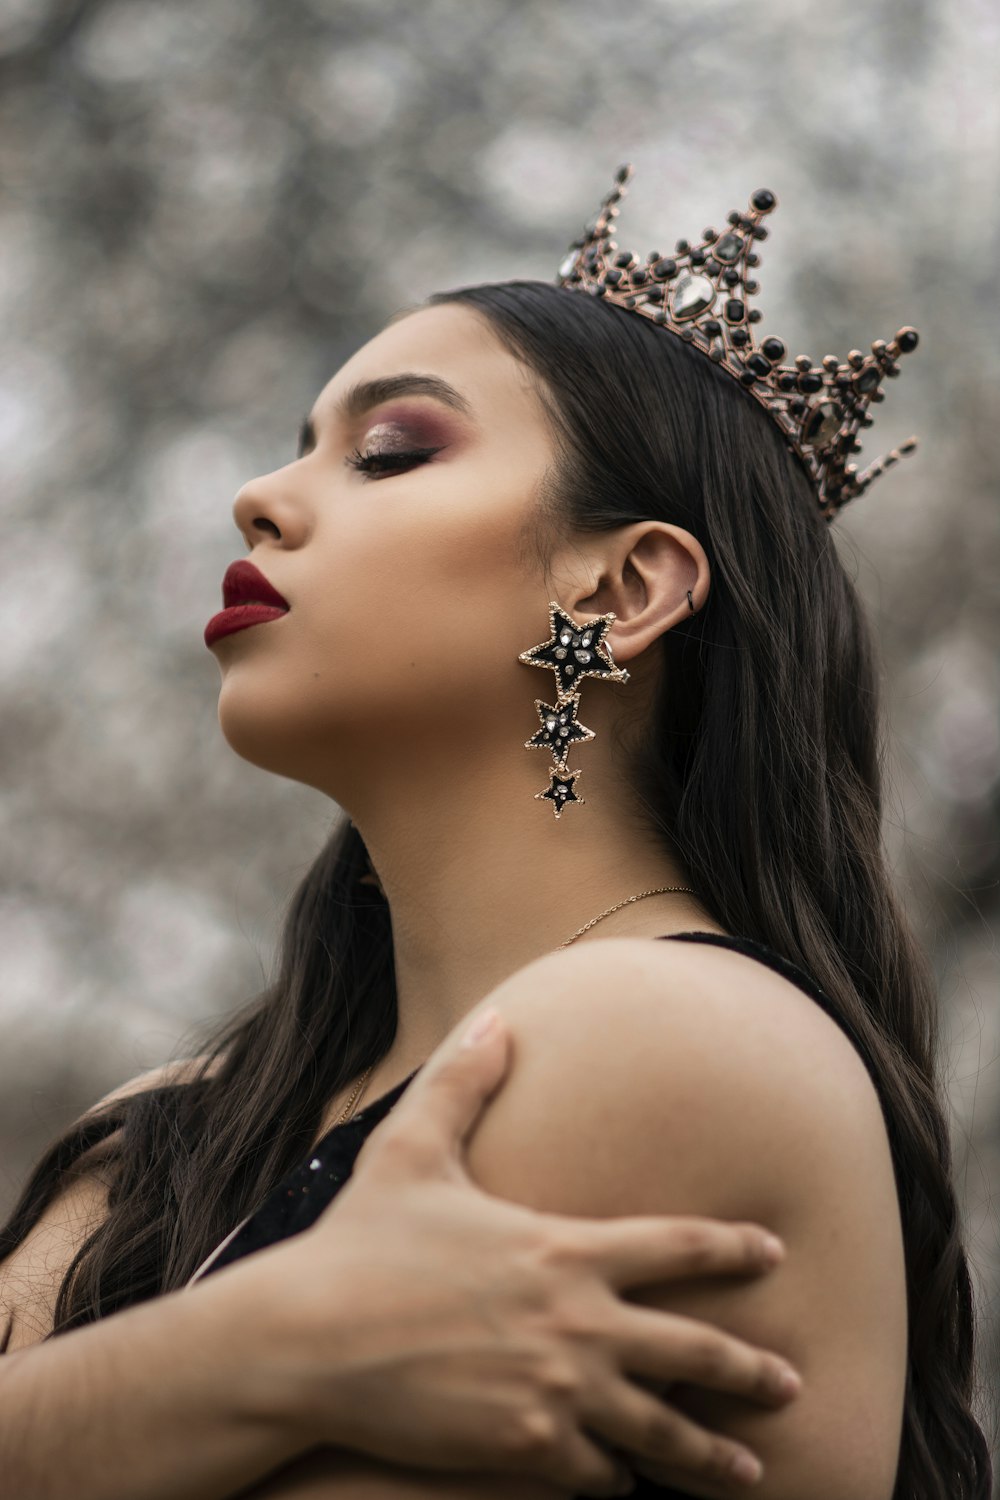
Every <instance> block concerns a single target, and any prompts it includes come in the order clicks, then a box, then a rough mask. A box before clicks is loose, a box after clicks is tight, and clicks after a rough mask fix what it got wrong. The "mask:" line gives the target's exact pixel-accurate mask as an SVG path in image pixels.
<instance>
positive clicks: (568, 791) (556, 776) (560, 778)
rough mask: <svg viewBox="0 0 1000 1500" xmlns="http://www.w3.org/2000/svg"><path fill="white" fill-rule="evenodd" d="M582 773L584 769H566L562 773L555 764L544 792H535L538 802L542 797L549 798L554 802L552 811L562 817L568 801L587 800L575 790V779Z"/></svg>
mask: <svg viewBox="0 0 1000 1500" xmlns="http://www.w3.org/2000/svg"><path fill="white" fill-rule="evenodd" d="M582 775H583V772H582V771H570V770H566V771H565V773H562V772H560V771H558V770H557V769H556V767H555V766H553V767H552V774H551V779H550V781H549V785H548V788H547V789H546V790H545V791H544V792H536V793H535V800H536V802H537V801H538V799H539V798H540V797H541V798H545V799H547V800H548V801H549V802H551V803H552V811H553V812H554V813H555V815H556V817H557V818H559V817H561V816H562V810H563V808H564V807H565V806H566V804H567V802H586V800H587V799H586V797H578V796H577V795H576V792H575V791H574V790H573V783H574V781H576V779H577V777H578V776H582Z"/></svg>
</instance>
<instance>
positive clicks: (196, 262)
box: [0, 0, 1000, 1492]
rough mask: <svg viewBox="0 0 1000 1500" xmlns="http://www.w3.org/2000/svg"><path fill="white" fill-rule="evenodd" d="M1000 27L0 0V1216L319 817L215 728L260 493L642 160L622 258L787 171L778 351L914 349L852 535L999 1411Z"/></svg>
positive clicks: (258, 938)
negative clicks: (936, 1013) (334, 411)
mask: <svg viewBox="0 0 1000 1500" xmlns="http://www.w3.org/2000/svg"><path fill="white" fill-rule="evenodd" d="M998 41H1000V12H998V10H997V9H996V7H995V5H994V4H993V3H992V0H948V3H942V0H937V3H935V4H931V3H929V0H880V3H879V4H877V5H872V4H870V3H869V0H845V3H843V4H840V5H837V6H831V7H825V6H820V5H819V4H803V3H802V0H769V3H767V4H762V5H756V6H748V5H746V4H745V3H742V0H699V3H698V4H697V5H691V4H688V3H681V0H630V3H629V4H628V5H615V6H608V5H606V4H603V3H599V0H574V3H573V4H571V5H570V4H565V3H562V0H505V3H488V0H421V3H420V4H419V5H415V4H412V3H406V0H282V3H281V4H280V5H278V4H274V3H270V4H269V3H266V0H105V3H100V0H82V3H81V0H0V190H2V191H0V319H2V346H0V503H2V508H3V513H4V515H5V526H4V531H3V536H2V539H0V559H2V561H3V564H4V566H3V586H2V589H0V624H2V634H0V639H2V649H0V742H2V746H3V764H4V769H5V777H4V784H3V791H2V801H0V815H2V821H3V835H4V859H3V867H2V879H3V897H2V907H0V911H2V939H0V970H2V983H0V1212H2V1211H3V1210H4V1209H5V1208H6V1207H7V1206H9V1204H10V1202H11V1201H12V1199H13V1194H14V1192H15V1189H16V1187H17V1185H18V1184H19V1182H20V1181H21V1180H22V1178H23V1174H24V1173H25V1171H26V1169H27V1168H28V1166H29V1164H30V1163H31V1162H32V1161H33V1160H34V1159H35V1158H36V1157H37V1155H38V1153H39V1151H40V1150H41V1148H42V1146H43V1144H44V1143H45V1142H46V1141H47V1140H48V1139H49V1138H50V1136H51V1135H52V1134H53V1132H55V1131H56V1130H57V1129H59V1128H61V1127H63V1126H64V1125H65V1124H67V1123H68V1122H69V1121H70V1120H71V1119H72V1118H74V1117H75V1115H76V1114H77V1113H78V1112H79V1111H80V1110H81V1109H83V1108H84V1107H85V1106H86V1105H88V1104H89V1103H91V1102H93V1100H95V1099H96V1098H97V1097H98V1096H100V1095H101V1094H102V1093H104V1092H105V1091H107V1090H108V1089H109V1088H111V1087H113V1086H114V1085H116V1084H118V1083H120V1082H122V1081H123V1080H125V1079H127V1078H130V1077H132V1076H133V1075H134V1074H136V1073H137V1072H139V1071H141V1070H142V1069H144V1068H147V1067H151V1066H153V1065H154V1064H156V1063H158V1062H161V1061H163V1060H165V1059H167V1058H168V1057H173V1056H178V1055H186V1051H187V1050H189V1049H188V1037H189V1034H190V1032H191V1028H193V1027H196V1026H197V1025H198V1023H199V1022H201V1021H203V1020H206V1019H208V1018H214V1017H217V1016H219V1015H221V1014H222V1013H223V1012H225V1011H227V1010H229V1009H230V1008H232V1007H234V1006H236V1005H237V1004H239V1003H240V1001H241V1000H243V999H245V998H247V997H248V996H249V995H250V994H251V993H252V992H253V991H255V990H256V989H257V988H258V987H259V985H260V984H261V982H262V980H263V978H264V976H265V974H266V972H267V968H268V963H269V960H270V955H271V952H272V950H273V943H274V938H275V933H276V928H277V924H278V921H279V920H280V916H281V912H282V908H283V905H284V902H285V900H286V899H287V896H288V894H289V892H290V890H291V889H292V887H293V885H294V884H295V883H296V881H297V880H298V878H299V876H300V875H301V874H302V872H303V871H304V870H305V868H306V866H307V865H308V864H309V862H310V860H311V858H312V856H313V854H314V853H315V851H316V850H317V849H318V848H319V846H320V844H321V843H322V842H323V840H324V838H325V836H326V834H327V831H328V829H329V827H330V824H331V822H332V820H333V818H334V817H335V816H336V815H337V810H336V809H335V808H333V807H332V805H331V804H329V803H327V802H325V801H324V799H323V798H322V797H320V796H319V794H317V793H315V792H312V791H309V790H306V789H304V788H302V787H299V786H297V785H294V784H292V783H290V782H286V781H281V780H279V779H277V778H274V777H271V776H268V775H266V774H265V773H263V772H261V771H259V770H257V769H256V768H254V767H251V766H248V765H246V764H244V763H243V762H241V761H239V760H238V759H237V758H236V757H235V756H234V755H233V753H232V752H231V751H230V750H229V749H228V747H227V746H226V744H225V742H224V741H223V739H222V737H221V734H220V732H219V730H218V727H217V723H216V717H215V699H216V690H217V683H218V669H217V666H216V663H215V661H214V659H213V658H212V656H211V654H210V653H209V652H208V651H207V650H206V649H205V647H204V645H203V643H202V638H201V633H202V628H203V626H204V622H205V620H206V619H207V618H208V616H209V615H210V614H212V613H214V611H215V609H216V608H217V607H218V600H219V588H220V580H221V577H222V574H223V571H224V570H225V567H226V566H227V564H228V563H229V562H230V561H232V560H233V559H234V558H235V557H238V556H240V555H241V553H242V551H243V547H242V543H241V542H240V540H239V538H238V536H237V533H236V531H235V528H234V527H233V524H232V520H231V516H230V506H231V503H232V499H233V496H234V494H235V492H236V490H237V489H238V487H239V486H240V485H241V484H242V483H243V482H244V481H245V480H246V479H248V478H249V477H251V476H252V475H253V474H255V473H259V472H261V471H266V470H269V469H272V468H274V467H275V466H277V465H279V464H282V463H284V462H286V461H287V460H288V459H289V457H290V456H291V454H292V451H293V444H294V437H295V432H296V429H297V426H298V423H299V420H300V418H301V417H302V415H303V414H304V413H305V412H306V411H307V410H308V408H309V407H310V405H311V403H312V401H313V398H314V396H315V395H316V393H317V392H318V390H319V388H320V387H321V386H322V385H323V384H324V383H325V382H326V380H327V379H328V378H329V377H330V375H331V374H332V373H333V372H334V371H335V370H336V368H337V367H338V365H339V364H340V363H341V362H342V361H343V360H344V359H345V358H346V357H347V356H348V355H349V354H350V353H351V352H353V350H354V349H355V348H356V347H357V346H358V345H359V344H361V343H362V342H364V341H365V340H366V339H367V338H369V337H370V336H371V335H372V334H373V333H374V332H376V331H377V330H378V328H379V327H380V326H381V325H382V323H383V322H384V320H385V318H386V317H387V316H388V315H389V314H390V313H392V312H394V311H395V310H396V309H397V308H399V307H402V306H404V305H408V304H410V303H412V302H414V301H416V300H418V299H419V298H420V297H422V296H423V295H425V294H426V293H428V292H430V291H432V290H434V289H435V288H440V287H444V286H452V285H457V284H461V283H465V282H474V281H483V280H490V279H504V278H508V277H516V276H526V275H534V276H540V277H543V278H546V279H551V277H552V276H553V275H554V273H555V268H556V266H557V265H558V263H559V261H560V259H561V258H562V255H563V253H564V251H565V248H566V246H567V244H568V242H569V241H570V240H571V239H572V238H574V237H575V236H576V235H577V234H578V232H579V231H580V230H581V228H582V225H583V223H584V221H585V220H586V219H587V218H589V217H590V215H591V214H592V213H593V211H594V210H595V209H596V207H597V205H598V202H599V200H600V198H601V197H602V196H603V194H604V192H605V191H606V190H607V188H608V187H609V186H610V183H611V179H612V176H613V173H614V170H615V168H616V167H617V166H618V165H619V163H620V162H621V161H623V160H631V161H633V162H634V163H635V164H636V169H637V170H636V178H635V180H634V184H633V186H632V189H631V191H630V193H629V196H628V199H627V201H626V203H625V205H624V207H623V212H622V217H621V219H620V220H619V226H620V227H619V241H620V243H622V244H624V245H626V246H629V247H632V248H634V249H636V251H637V252H638V253H640V254H644V253H645V251H646V250H647V249H648V248H652V247H654V246H661V247H663V248H664V249H666V250H669V248H670V246H671V244H672V242H673V240H675V239H676V238H678V237H679V236H681V235H697V234H699V233H700V231H701V228H702V226H703V225H705V224H708V223H714V224H718V223H719V222H721V221H723V220H724V219H725V216H726V213H727V212H728V210H729V209H731V208H737V207H742V206H744V205H745V203H746V200H747V197H748V195H749V193H750V192H751V191H752V190H753V189H754V188H757V187H761V186H766V187H770V188H772V189H773V190H774V191H775V192H776V193H777V194H778V196H779V199H780V200H781V208H780V210H779V212H778V214H777V215H776V217H775V219H774V220H772V221H771V229H772V234H771V238H770V239H769V240H768V243H767V244H766V245H765V246H764V247H763V250H762V260H763V265H762V273H761V281H762V286H763V291H762V294H761V298H760V301H761V305H762V306H763V308H764V313H765V322H764V324H763V325H762V327H763V328H764V330H765V331H769V332H772V333H778V334H779V335H780V336H782V337H784V338H785V339H786V341H787V342H788V344H789V345H790V347H791V348H792V349H793V351H795V352H809V353H811V354H812V355H813V357H814V358H816V359H818V358H819V357H821V356H822V355H823V354H825V353H827V352H836V353H838V354H840V355H841V356H843V355H844V354H846V352H847V350H848V349H849V348H851V347H855V346H859V347H862V348H867V346H868V344H869V343H870V341H871V339H872V338H874V337H878V336H882V337H886V338H888V337H891V336H892V334H893V333H895V331H896V329H897V328H899V327H900V326H902V325H903V324H905V323H912V324H914V325H916V327H917V328H918V329H919V330H920V333H921V346H920V349H919V350H918V352H917V353H916V354H914V355H913V356H910V357H908V358H907V359H906V361H905V363H904V368H903V378H902V379H901V380H899V381H898V382H892V383H891V384H890V385H889V386H888V392H887V393H888V399H887V401H886V403H885V404H884V405H883V406H882V407H880V408H878V422H877V425H876V427H875V428H874V429H872V432H871V434H869V444H868V447H867V448H866V452H865V454H864V455H863V457H864V459H868V458H871V457H873V456H875V455H876V454H877V453H879V452H884V451H885V450H886V449H887V448H888V447H889V446H892V445H894V444H896V443H898V442H900V441H901V440H903V439H905V438H906V437H907V436H908V435H909V434H910V433H911V432H916V433H918V434H919V435H920V439H921V447H920V449H919V451H918V453H917V454H916V455H914V456H913V457H911V458H908V459H906V460H905V461H904V462H903V463H902V464H901V465H900V466H899V467H898V468H896V469H894V470H893V471H891V472H890V473H889V474H887V475H886V476H885V477H884V478H882V479H881V480H879V481H878V483H877V485H876V486H874V487H873V488H872V490H871V491H870V493H869V494H868V495H867V496H865V497H863V498H862V500H860V501H859V502H858V504H857V506H856V508H855V509H853V510H851V509H849V510H848V511H847V512H845V514H844V516H843V517H842V519H841V521H840V523H839V526H838V531H839V537H840V544H841V546H842V548H843V552H844V556H845V559H846V560H847V562H848V566H849V567H850V568H851V570H852V572H853V573H854V574H855V575H856V576H857V578H858V581H859V585H860V587H861V590H862V592H863V595H864V597H865V599H866V601H867V603H868V605H869V607H870V610H871V613H872V615H873V617H874V619H875V622H876V625H877V629H878V633H879V637H880V639H881V643H882V650H883V654H884V662H885V686H886V695H887V709H888V718H889V724H890V728H891V734H892V741H891V748H890V756H889V766H890V772H891V788H892V790H891V797H890V805H889V812H888V817H887V824H886V838H887V841H888V845H889V848H890V851H891V855H892V859H893V862H894V865H895V868H896V870H897V873H898V879H899V882H900V886H901V888H902V890H903V893H904V896H905V899H906V901H907V904H908V905H909V907H910V910H911V912H912V914H913V918H914V920H915V922H916V923H917V925H918V928H919V930H920V933H921V935H922V938H923V940H924V942H925V944H926V945H927V947H928V948H929V950H930V952H931V953H932V955H933V958H934V962H935V965H936V970H937V974H938V978H939V983H940V996H941V1006H942V1013H943V1018H944V1023H945V1024H944V1028H943V1040H942V1045H943V1048H944V1049H945V1057H944V1062H945V1071H946V1076H947V1079H948V1087H949V1095H950V1108H951V1111H952V1120H953V1128H954V1144H955V1171H956V1178H957V1182H958V1185H959V1189H960V1193H961V1198H962V1204H963V1212H964V1215H965V1219H966V1225H967V1233H968V1239H969V1245H970V1250H971V1253H972V1257H973V1263H974V1271H975V1275H976V1280H977V1286H978V1289H979V1293H980V1310H981V1318H982V1329H981V1362H982V1377H983V1383H984V1387H985V1388H986V1391H987V1395H986V1396H985V1397H984V1408H983V1418H984V1421H986V1422H988V1423H989V1424H990V1426H991V1430H993V1424H994V1422H995V1407H991V1406H990V1399H991V1396H995V1391H996V1387H997V1384H998V1377H997V1372H998V1369H1000V1319H998V1314H1000V1242H998V1232H997V1215H996V1209H995V1202H994V1200H995V1195H996V1192H997V1185H998V1183H1000V992H998V988H1000V987H998V965H997V948H996V932H997V926H996V917H997V906H998V876H1000V721H998V698H1000V692H998V677H1000V671H998V660H997V653H996V642H997V640H998V639H1000V592H998V588H997V578H998V576H1000V566H998V565H1000V527H998V506H997V481H996V468H997V458H998V448H997V443H996V441H995V438H996V433H997V431H998V428H1000V395H998V392H1000V340H998V337H997V334H998V324H997V310H998V296H997V277H996V268H997V264H998V261H1000V194H998V191H997V189H998V185H1000V91H998V90H997V88H996V77H997V68H998V62H1000V47H998ZM998 1492H1000V1491H998Z"/></svg>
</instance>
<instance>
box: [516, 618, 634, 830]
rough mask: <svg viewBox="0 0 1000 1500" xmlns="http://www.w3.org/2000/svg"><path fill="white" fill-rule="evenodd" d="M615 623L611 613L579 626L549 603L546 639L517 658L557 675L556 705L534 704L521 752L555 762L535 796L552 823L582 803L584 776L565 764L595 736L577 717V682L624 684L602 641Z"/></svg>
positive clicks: (626, 676)
mask: <svg viewBox="0 0 1000 1500" xmlns="http://www.w3.org/2000/svg"><path fill="white" fill-rule="evenodd" d="M616 619H617V615H615V613H614V611H613V610H609V611H608V613H607V614H604V615H598V617H597V618H596V619H595V620H588V621H587V623H586V624H585V625H580V624H578V623H577V622H576V620H574V619H573V616H572V615H569V614H567V613H566V611H565V610H564V609H562V608H561V607H560V606H559V604H558V603H556V601H555V600H552V599H550V600H549V631H550V637H549V639H548V640H547V641H542V642H541V644H540V645H537V646H532V647H530V648H529V650H527V651H522V652H521V653H520V654H519V656H518V658H517V659H518V661H520V662H523V663H524V664H525V666H528V667H543V668H545V669H546V670H547V671H551V672H554V673H555V675H556V701H555V703H546V702H545V701H544V700H543V699H541V698H536V699H535V708H536V710H537V711H538V717H539V719H540V721H541V724H540V727H539V728H538V729H537V730H536V731H535V733H534V734H533V735H532V736H531V739H530V740H525V742H524V748H525V749H526V750H548V751H549V753H550V754H551V756H552V759H553V761H554V762H555V764H554V765H552V766H551V767H550V768H549V785H548V787H547V789H546V790H545V791H544V792H536V793H535V797H536V799H538V798H540V799H542V800H545V801H549V802H551V803H552V810H553V812H554V813H555V815H556V817H557V818H558V817H560V816H561V814H562V810H563V808H564V807H565V806H566V805H567V803H569V802H585V801H586V800H587V799H586V798H585V797H579V796H577V794H576V791H575V789H574V783H575V782H576V780H577V778H578V777H579V776H582V775H583V772H582V771H571V770H570V769H569V766H568V764H567V762H566V756H567V754H568V753H569V749H570V746H571V745H575V744H582V743H584V742H585V741H586V740H592V739H593V738H594V731H593V730H592V729H588V728H587V726H586V725H585V724H581V723H580V721H579V719H578V718H577V711H578V709H579V706H580V694H579V692H577V691H576V689H577V687H578V685H579V683H580V682H581V681H582V680H583V678H585V677H602V678H604V679H605V680H606V681H608V682H628V680H629V674H628V672H627V671H626V670H625V668H624V667H616V666H615V663H614V658H613V656H612V654H611V642H610V641H608V640H606V639H605V637H606V636H607V633H608V631H609V630H610V629H611V626H612V625H613V624H614V622H615V620H616Z"/></svg>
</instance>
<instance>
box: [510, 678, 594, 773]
mask: <svg viewBox="0 0 1000 1500" xmlns="http://www.w3.org/2000/svg"><path fill="white" fill-rule="evenodd" d="M579 706H580V694H579V693H569V694H567V696H566V697H565V698H560V699H559V702H558V703H555V704H552V703H546V702H545V701H544V700H543V699H541V698H536V699H535V708H536V709H537V710H538V717H539V718H540V719H541V721H542V726H541V728H540V729H536V731H535V733H534V734H533V735H532V736H531V739H530V740H525V742H524V748H525V750H549V751H551V753H552V759H553V760H554V761H558V762H559V763H560V764H561V765H562V766H563V768H564V769H565V765H566V757H567V755H568V754H569V750H570V746H571V745H574V744H578V743H582V742H584V741H586V740H592V739H593V738H594V731H593V730H592V729H588V728H587V726H586V725H585V724H581V723H580V721H579V720H578V718H577V716H576V715H577V710H578V709H579Z"/></svg>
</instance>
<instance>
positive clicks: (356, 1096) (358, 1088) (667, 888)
mask: <svg viewBox="0 0 1000 1500" xmlns="http://www.w3.org/2000/svg"><path fill="white" fill-rule="evenodd" d="M674 892H684V893H685V894H686V895H688V896H697V894H698V892H697V891H696V890H693V889H692V887H691V886H689V885H658V886H656V888H655V889H654V890H651V891H640V892H639V894H638V895H637V896H626V898H625V900H624V901H619V902H618V904H617V906H609V907H608V909H607V911H602V912H601V915H600V916H599V917H591V919H590V921H589V922H588V923H587V924H586V925H585V926H584V927H580V928H578V929H577V931H576V932H574V934H573V936H572V937H571V938H567V939H566V941H565V943H560V944H559V947H560V948H568V947H569V945H570V943H575V942H576V940H577V938H578V937H583V934H584V933H585V932H589V931H590V929H591V928H592V927H593V926H594V925H595V923H597V922H600V921H601V920H602V919H603V918H604V917H610V915H611V913H612V912H613V911H620V910H621V908H622V907H623V906H628V905H629V904H630V903H631V902H632V901H641V900H642V899H643V897H644V896H660V895H664V894H667V893H674ZM374 1067H375V1064H374V1063H372V1065H371V1067H370V1068H366V1069H365V1071H364V1072H363V1073H362V1075H361V1077H360V1078H359V1079H358V1081H357V1083H356V1084H355V1085H354V1088H353V1090H352V1092H351V1097H350V1098H349V1099H348V1101H347V1104H346V1105H345V1107H344V1112H343V1114H342V1115H340V1116H339V1117H338V1118H337V1120H336V1121H335V1124H337V1125H343V1124H345V1123H346V1122H347V1121H348V1120H349V1119H350V1118H351V1115H352V1114H353V1112H354V1110H355V1109H356V1107H357V1105H358V1102H359V1101H360V1099H361V1095H362V1094H363V1093H364V1091H365V1084H366V1083H367V1082H368V1080H369V1078H370V1077H371V1075H372V1072H373V1070H374Z"/></svg>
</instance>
